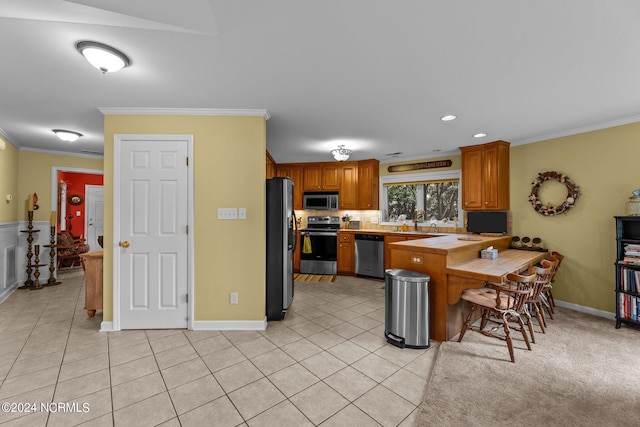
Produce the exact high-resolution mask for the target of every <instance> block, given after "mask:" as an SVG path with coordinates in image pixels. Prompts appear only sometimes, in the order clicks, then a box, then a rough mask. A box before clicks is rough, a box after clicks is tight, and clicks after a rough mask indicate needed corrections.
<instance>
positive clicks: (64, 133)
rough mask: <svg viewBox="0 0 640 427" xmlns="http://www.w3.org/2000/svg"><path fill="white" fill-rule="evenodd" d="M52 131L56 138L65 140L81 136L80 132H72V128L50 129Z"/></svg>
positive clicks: (69, 140)
mask: <svg viewBox="0 0 640 427" xmlns="http://www.w3.org/2000/svg"><path fill="white" fill-rule="evenodd" d="M52 131H53V133H55V134H56V135H57V136H58V138H60V139H61V140H63V141H66V142H73V141H76V140H77V139H78V138H80V137H81V136H82V134H81V133H79V132H74V131H72V130H64V129H52Z"/></svg>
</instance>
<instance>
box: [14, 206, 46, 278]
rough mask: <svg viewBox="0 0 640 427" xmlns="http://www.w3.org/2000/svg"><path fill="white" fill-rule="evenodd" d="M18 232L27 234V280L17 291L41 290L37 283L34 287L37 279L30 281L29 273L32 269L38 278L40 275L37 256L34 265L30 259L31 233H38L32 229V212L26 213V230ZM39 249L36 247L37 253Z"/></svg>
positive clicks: (31, 253) (31, 247)
mask: <svg viewBox="0 0 640 427" xmlns="http://www.w3.org/2000/svg"><path fill="white" fill-rule="evenodd" d="M20 231H21V232H22V233H27V269H26V271H27V280H25V281H24V286H20V287H19V288H18V289H42V286H40V284H39V283H38V286H37V287H35V286H34V285H36V282H37V280H38V278H37V277H36V281H33V280H32V279H31V272H32V271H33V269H34V267H35V269H36V271H37V272H38V276H39V275H40V272H39V270H38V262H39V261H40V260H39V256H38V257H37V259H36V263H35V264H32V263H31V258H33V233H37V232H39V231H40V230H34V229H33V211H27V229H26V230H20ZM39 249H40V246H38V251H39ZM38 255H39V254H38Z"/></svg>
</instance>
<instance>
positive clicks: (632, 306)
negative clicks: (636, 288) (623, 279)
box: [619, 294, 640, 322]
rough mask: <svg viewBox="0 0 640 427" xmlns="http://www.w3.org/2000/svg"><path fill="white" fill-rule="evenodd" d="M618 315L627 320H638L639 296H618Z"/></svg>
mask: <svg viewBox="0 0 640 427" xmlns="http://www.w3.org/2000/svg"><path fill="white" fill-rule="evenodd" d="M619 305H620V308H619V310H620V317H622V318H624V319H628V320H633V321H636V322H637V321H638V311H640V298H637V297H634V296H632V295H627V294H623V295H621V296H620V301H619Z"/></svg>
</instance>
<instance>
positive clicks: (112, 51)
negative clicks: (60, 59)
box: [76, 41, 131, 74]
mask: <svg viewBox="0 0 640 427" xmlns="http://www.w3.org/2000/svg"><path fill="white" fill-rule="evenodd" d="M76 49H78V52H80V53H81V54H82V56H84V57H85V59H86V60H87V61H89V63H90V64H91V65H93V66H94V67H96V68H97V69H98V70H100V71H102V72H103V73H104V74H106V73H112V72H114V71H118V70H121V69H122V68H124V67H128V66H129V65H131V60H130V59H129V57H128V56H127V55H125V54H124V53H122V52H120V51H119V50H118V49H116V48H114V47H111V46H109V45H106V44H103V43H98V42H92V41H81V42H78V43H77V44H76Z"/></svg>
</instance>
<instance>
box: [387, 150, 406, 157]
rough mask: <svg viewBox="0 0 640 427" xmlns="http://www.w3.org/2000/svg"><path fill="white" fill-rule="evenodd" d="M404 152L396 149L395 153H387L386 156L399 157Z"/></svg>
mask: <svg viewBox="0 0 640 427" xmlns="http://www.w3.org/2000/svg"><path fill="white" fill-rule="evenodd" d="M400 154H402V152H400V151H396V152H395V153H387V154H385V156H391V157H398V156H399V155H400Z"/></svg>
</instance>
